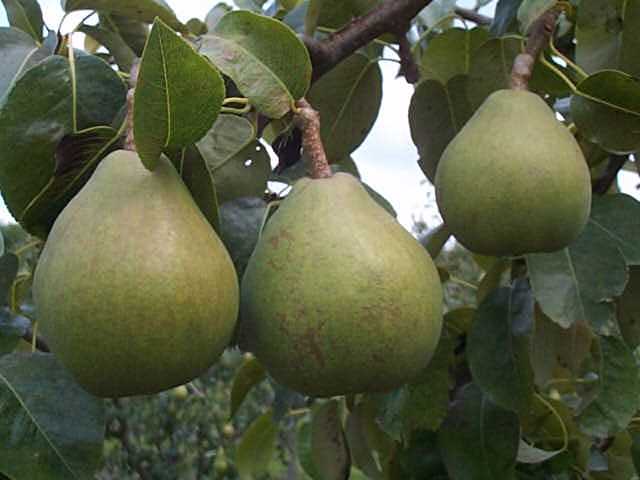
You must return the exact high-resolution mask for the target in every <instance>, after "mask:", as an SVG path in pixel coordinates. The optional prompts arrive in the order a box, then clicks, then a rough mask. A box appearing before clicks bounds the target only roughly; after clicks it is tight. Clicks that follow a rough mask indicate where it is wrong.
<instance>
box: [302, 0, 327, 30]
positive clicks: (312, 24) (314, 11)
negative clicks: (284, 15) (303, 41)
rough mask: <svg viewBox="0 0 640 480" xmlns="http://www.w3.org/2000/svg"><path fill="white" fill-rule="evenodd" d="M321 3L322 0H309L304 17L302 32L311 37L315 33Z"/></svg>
mask: <svg viewBox="0 0 640 480" xmlns="http://www.w3.org/2000/svg"><path fill="white" fill-rule="evenodd" d="M323 3H324V0H309V6H308V7H307V13H306V15H305V17H304V34H305V35H307V36H309V37H313V35H314V34H315V33H316V29H317V28H318V22H319V20H320V12H321V11H322V5H323Z"/></svg>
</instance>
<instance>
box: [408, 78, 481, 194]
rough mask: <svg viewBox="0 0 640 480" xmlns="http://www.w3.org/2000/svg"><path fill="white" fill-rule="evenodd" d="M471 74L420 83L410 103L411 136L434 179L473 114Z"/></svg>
mask: <svg viewBox="0 0 640 480" xmlns="http://www.w3.org/2000/svg"><path fill="white" fill-rule="evenodd" d="M467 83H468V77H466V76H463V75H459V76H456V77H454V78H452V79H451V80H449V81H448V82H447V84H446V85H443V84H442V83H440V82H439V81H437V80H425V81H422V82H420V83H419V84H418V86H417V87H416V90H415V92H414V94H413V97H412V98H411V105H410V107H409V125H410V127H411V138H412V139H413V143H415V145H416V147H417V148H418V154H419V155H420V160H419V162H418V163H419V164H420V168H421V169H422V171H423V172H424V173H425V175H426V176H427V178H429V180H431V181H432V182H433V180H434V178H435V174H436V169H437V166H438V162H439V161H440V157H441V156H442V153H443V152H444V150H445V148H446V147H447V145H448V144H449V142H450V141H451V140H452V139H453V137H454V136H455V135H456V133H458V132H459V131H460V130H461V129H462V127H463V126H464V124H465V123H466V122H467V120H468V119H469V118H470V117H471V114H472V110H471V106H470V105H469V102H468V99H467V90H466V87H467Z"/></svg>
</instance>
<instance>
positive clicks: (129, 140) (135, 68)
mask: <svg viewBox="0 0 640 480" xmlns="http://www.w3.org/2000/svg"><path fill="white" fill-rule="evenodd" d="M139 72H140V60H139V59H136V60H135V61H134V62H133V65H132V67H131V73H130V75H129V91H128V92H127V118H126V119H125V124H126V127H125V138H124V145H123V148H124V149H125V150H129V151H131V152H135V151H136V142H135V139H134V137H133V108H134V101H135V93H136V83H137V82H138V73H139Z"/></svg>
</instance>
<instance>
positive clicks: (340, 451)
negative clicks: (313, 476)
mask: <svg viewBox="0 0 640 480" xmlns="http://www.w3.org/2000/svg"><path fill="white" fill-rule="evenodd" d="M311 448H312V452H311V456H312V459H313V463H314V466H315V469H314V470H315V471H316V472H317V473H318V477H317V478H318V479H326V480H346V479H347V478H349V472H350V470H351V456H350V454H349V448H348V446H347V440H346V438H345V434H344V430H343V428H342V420H341V418H340V408H339V404H338V401H337V400H329V401H328V402H326V403H324V404H322V405H321V406H320V407H319V408H317V409H316V410H315V411H314V412H313V418H312V421H311Z"/></svg>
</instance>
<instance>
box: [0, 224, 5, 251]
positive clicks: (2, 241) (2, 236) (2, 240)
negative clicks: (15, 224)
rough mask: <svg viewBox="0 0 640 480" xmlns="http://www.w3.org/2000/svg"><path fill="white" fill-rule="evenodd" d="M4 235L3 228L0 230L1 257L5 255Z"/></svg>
mask: <svg viewBox="0 0 640 480" xmlns="http://www.w3.org/2000/svg"><path fill="white" fill-rule="evenodd" d="M4 247H5V245H4V235H2V230H0V257H2V255H4Z"/></svg>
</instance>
